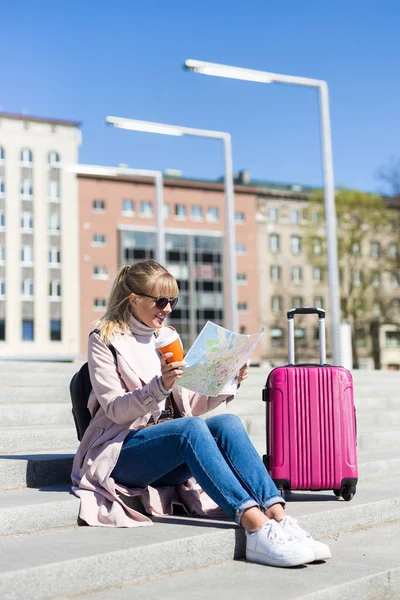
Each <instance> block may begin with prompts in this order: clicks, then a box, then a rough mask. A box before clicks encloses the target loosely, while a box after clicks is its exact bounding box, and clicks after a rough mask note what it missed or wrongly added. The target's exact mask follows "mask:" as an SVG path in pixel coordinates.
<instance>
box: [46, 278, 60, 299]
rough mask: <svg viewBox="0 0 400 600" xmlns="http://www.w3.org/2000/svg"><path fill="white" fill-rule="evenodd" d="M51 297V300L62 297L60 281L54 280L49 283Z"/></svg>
mask: <svg viewBox="0 0 400 600" xmlns="http://www.w3.org/2000/svg"><path fill="white" fill-rule="evenodd" d="M49 296H50V298H60V297H61V281H60V280H59V279H52V280H51V281H50V282H49Z"/></svg>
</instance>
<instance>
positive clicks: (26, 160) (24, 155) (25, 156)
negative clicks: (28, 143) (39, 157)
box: [19, 148, 33, 165]
mask: <svg viewBox="0 0 400 600" xmlns="http://www.w3.org/2000/svg"><path fill="white" fill-rule="evenodd" d="M19 158H20V161H21V164H23V165H30V164H32V163H33V154H32V150H29V148H22V150H21V152H20V155H19Z"/></svg>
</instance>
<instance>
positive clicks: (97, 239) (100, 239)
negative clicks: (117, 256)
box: [92, 233, 107, 246]
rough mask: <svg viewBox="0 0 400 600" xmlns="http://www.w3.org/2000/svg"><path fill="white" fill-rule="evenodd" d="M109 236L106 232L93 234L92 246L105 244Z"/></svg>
mask: <svg viewBox="0 0 400 600" xmlns="http://www.w3.org/2000/svg"><path fill="white" fill-rule="evenodd" d="M106 242H107V237H106V234H105V233H94V234H93V236H92V246H105V245H106Z"/></svg>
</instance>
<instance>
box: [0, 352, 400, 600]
mask: <svg viewBox="0 0 400 600" xmlns="http://www.w3.org/2000/svg"><path fill="white" fill-rule="evenodd" d="M78 366H79V365H72V364H62V363H29V362H27V363H21V362H16V363H11V362H5V361H3V362H0V424H1V426H0V509H1V510H0V556H1V557H2V559H1V561H0V598H1V599H2V600H5V599H13V598H15V599H24V600H31V599H36V598H37V599H42V598H62V597H66V596H68V597H71V596H72V597H75V596H76V597H82V598H83V597H85V598H92V597H93V598H99V599H104V600H109V599H111V598H112V599H116V600H118V599H119V598H121V599H122V598H132V597H134V598H135V599H136V598H138V599H139V598H145V597H146V598H148V597H151V595H156V594H157V595H160V596H161V595H162V596H163V598H174V599H177V598H182V599H187V598H190V599H192V598H199V599H200V598H201V599H203V598H206V597H207V598H211V599H213V598H218V599H224V598H230V599H232V598H241V599H243V598H247V597H249V598H250V597H253V596H254V597H257V593H259V594H261V592H263V595H265V593H266V592H268V594H271V596H272V594H273V593H274V592H275V593H276V594H277V595H281V596H282V595H283V596H284V597H285V598H307V599H310V600H311V599H314V598H315V600H317V599H322V598H339V597H340V598H350V597H352V598H373V599H374V600H375V598H400V535H399V534H400V436H399V435H398V431H399V424H400V395H399V389H400V373H393V372H372V371H358V372H357V371H355V372H354V374H353V375H354V380H355V390H356V405H357V415H358V449H359V463H360V481H359V485H358V488H357V494H356V496H355V498H354V499H353V500H352V501H351V502H344V501H342V500H338V499H336V498H335V496H334V495H333V493H332V492H330V491H328V492H317V493H311V492H304V493H301V492H294V493H292V494H290V495H289V496H288V498H287V500H288V512H289V513H290V514H292V515H293V516H296V517H298V519H299V522H300V524H301V525H302V526H304V527H305V528H307V529H308V530H310V531H311V532H312V533H313V535H314V536H315V537H317V538H326V540H327V542H328V543H329V544H330V546H331V548H332V552H333V559H332V560H331V561H329V562H328V563H326V564H315V565H308V566H307V567H302V568H297V569H289V570H283V569H273V568H270V567H262V566H260V565H251V564H248V563H246V562H245V561H244V560H243V556H244V535H243V532H242V530H240V529H239V528H237V527H236V526H235V525H234V524H233V523H232V522H230V521H228V520H204V519H196V518H191V517H182V516H173V517H163V518H161V517H160V518H154V522H155V526H154V527H150V528H135V529H108V528H90V527H78V526H77V523H76V521H77V510H78V499H77V498H75V497H74V496H72V495H71V494H70V493H69V473H70V468H71V463H72V456H73V453H74V451H75V450H76V447H77V440H76V435H75V429H74V425H73V421H72V416H71V405H70V400H69V389H68V385H69V381H70V378H71V376H72V375H73V373H75V372H76V370H77V368H78ZM267 374H268V373H267V371H265V370H263V369H262V368H252V369H251V372H250V377H249V380H248V381H246V382H245V384H244V385H243V386H242V389H241V390H240V393H239V394H238V396H237V398H236V400H235V401H234V403H233V406H231V407H230V411H232V412H235V413H236V414H238V415H239V416H240V417H241V418H242V420H243V422H244V424H245V425H246V428H247V430H248V432H249V434H250V437H251V438H252V440H253V442H254V444H255V446H256V448H257V449H258V451H259V452H260V453H261V454H262V453H264V452H265V431H264V419H265V413H264V411H265V405H264V403H263V402H262V401H261V389H262V387H263V385H264V384H265V379H266V376H267ZM233 559H235V560H233Z"/></svg>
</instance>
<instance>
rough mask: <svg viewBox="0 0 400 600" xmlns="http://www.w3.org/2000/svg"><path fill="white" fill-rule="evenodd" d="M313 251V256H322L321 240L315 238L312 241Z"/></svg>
mask: <svg viewBox="0 0 400 600" xmlns="http://www.w3.org/2000/svg"><path fill="white" fill-rule="evenodd" d="M312 251H313V254H315V255H316V256H318V255H319V254H321V252H322V244H321V240H320V239H319V238H314V239H313V241H312Z"/></svg>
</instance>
